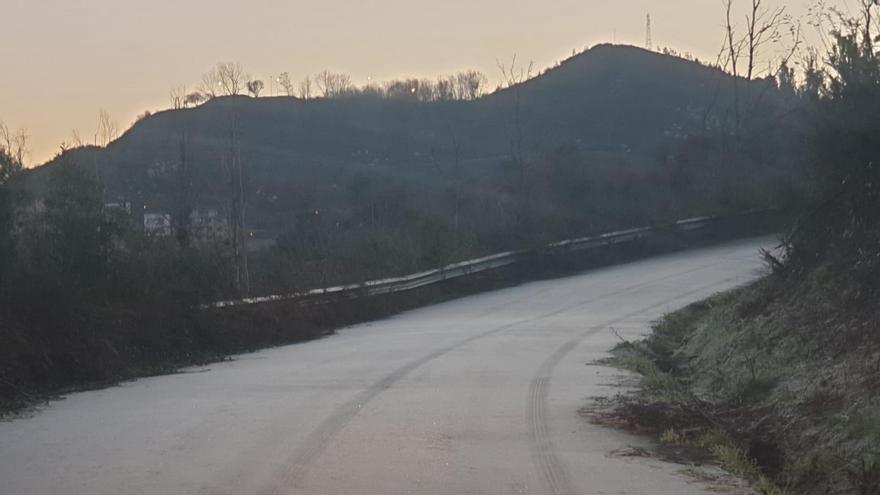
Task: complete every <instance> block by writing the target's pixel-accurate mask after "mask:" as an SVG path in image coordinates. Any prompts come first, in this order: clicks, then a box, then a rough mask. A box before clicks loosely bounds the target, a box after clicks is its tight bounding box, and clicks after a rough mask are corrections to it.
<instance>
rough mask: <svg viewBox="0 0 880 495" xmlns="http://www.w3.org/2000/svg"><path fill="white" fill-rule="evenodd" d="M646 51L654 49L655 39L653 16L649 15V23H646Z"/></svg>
mask: <svg viewBox="0 0 880 495" xmlns="http://www.w3.org/2000/svg"><path fill="white" fill-rule="evenodd" d="M645 49H647V50H653V49H654V39H653V36H652V34H651V14H650V13H649V14H648V21H647V22H646V23H645Z"/></svg>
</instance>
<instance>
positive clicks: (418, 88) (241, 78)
mask: <svg viewBox="0 0 880 495" xmlns="http://www.w3.org/2000/svg"><path fill="white" fill-rule="evenodd" d="M488 82H489V80H488V78H487V77H486V75H485V74H483V73H482V72H480V71H477V70H465V71H461V72H457V73H455V74H450V75H445V76H440V77H437V78H436V79H430V78H406V79H396V80H391V81H386V82H382V83H373V82H372V81H371V82H368V83H367V84H364V85H360V86H359V85H357V84H355V83H354V82H353V81H352V78H351V76H350V75H348V74H345V73H342V72H333V71H329V70H324V71H321V72H319V73H317V74H314V75H308V76H305V77H304V78H303V79H302V80H301V81H299V82H298V83H295V82H294V81H293V80H292V79H291V77H290V74H289V73H288V72H282V73H281V74H279V75H277V76H275V77H274V78H273V79H270V80H269V83H270V85H271V86H272V87H273V88H275V87H277V90H275V91H274V92H275V93H276V94H277V95H278V96H287V97H291V98H299V99H303V100H308V99H313V98H357V97H368V98H381V99H394V100H413V101H420V102H449V101H473V100H476V99H478V98H480V97H481V96H483V95H484V94H486V91H487V84H488ZM265 91H266V82H265V81H263V80H262V79H257V78H253V77H252V76H251V75H250V74H249V73H247V72H246V71H245V70H244V68H243V67H242V66H241V64H239V63H236V62H220V63H218V64H217V65H215V66H214V67H213V68H212V69H211V70H209V71H207V72H205V73H204V74H203V75H202V79H201V81H200V82H199V83H198V84H197V86H196V90H195V91H192V92H190V91H187V88H186V86H179V87H175V88H172V90H171V91H170V93H169V100H170V103H171V108H172V109H181V108H188V107H193V106H198V105H200V104H202V103H204V102H206V101H208V100H211V99H213V98H217V97H219V96H239V95H250V96H251V97H253V98H259V97H261V96H263V95H264V94H265Z"/></svg>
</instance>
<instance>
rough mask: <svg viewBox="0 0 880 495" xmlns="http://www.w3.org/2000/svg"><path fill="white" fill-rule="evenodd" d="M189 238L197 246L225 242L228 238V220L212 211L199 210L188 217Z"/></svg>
mask: <svg viewBox="0 0 880 495" xmlns="http://www.w3.org/2000/svg"><path fill="white" fill-rule="evenodd" d="M189 221H190V236H191V237H192V240H193V242H195V243H197V244H215V243H218V242H226V241H228V240H229V238H230V230H229V220H227V218H226V216H225V215H222V214H221V213H220V212H218V211H217V210H214V209H207V208H200V209H196V210H193V212H192V213H190V215H189Z"/></svg>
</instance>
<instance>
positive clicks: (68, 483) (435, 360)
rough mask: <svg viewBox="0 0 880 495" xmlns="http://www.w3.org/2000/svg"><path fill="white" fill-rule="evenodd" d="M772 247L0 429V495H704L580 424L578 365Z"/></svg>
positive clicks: (738, 249)
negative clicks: (613, 453)
mask: <svg viewBox="0 0 880 495" xmlns="http://www.w3.org/2000/svg"><path fill="white" fill-rule="evenodd" d="M769 243H770V240H769V239H753V240H748V241H740V242H736V243H732V244H727V245H723V246H719V247H712V248H706V249H699V250H694V251H689V252H683V253H678V254H672V255H666V256H661V257H657V258H652V259H647V260H643V261H638V262H634V263H630V264H626V265H620V266H615V267H609V268H604V269H600V270H595V271H592V272H587V273H583V274H580V275H577V276H572V277H568V278H563V279H558V280H548V281H541V282H534V283H529V284H525V285H522V286H519V287H514V288H509V289H504V290H499V291H495V292H490V293H485V294H480V295H476V296H471V297H466V298H463V299H458V300H455V301H450V302H446V303H443V304H438V305H436V306H431V307H427V308H423V309H418V310H415V311H410V312H407V313H404V314H401V315H398V316H396V317H393V318H390V319H387V320H383V321H378V322H374V323H370V324H363V325H357V326H354V327H350V328H347V329H344V330H342V331H340V332H339V334H338V335H334V336H332V337H328V338H326V339H322V340H319V341H315V342H310V343H306V344H300V345H291V346H286V347H280V348H275V349H271V350H266V351H262V352H258V353H254V354H248V355H244V356H240V357H238V358H237V359H235V360H232V361H230V362H224V363H218V364H212V365H210V366H207V367H205V368H201V369H189V370H185V371H184V372H182V373H179V374H174V375H168V376H161V377H155V378H147V379H142V380H137V381H134V382H130V383H125V384H123V385H121V386H117V387H112V388H108V389H105V390H99V391H92V392H83V393H76V394H72V395H70V396H68V397H67V398H66V399H64V400H61V401H57V402H54V403H51V404H50V405H48V406H47V407H45V408H43V409H42V410H40V411H38V412H36V413H35V414H33V415H31V416H30V417H26V418H21V419H15V420H11V421H6V422H0V494H3V495H7V494H9V495H13V494H15V495H18V494H21V495H50V494H51V495H55V494H59V495H77V494H81V495H99V494H106V495H123V494H151V495H152V494H155V495H174V494H230V495H233V494H234V495H237V494H255V495H270V494H279V495H281V494H338V495H351V494H369V495H384V494H407V493H412V494H467V493H470V494H484V493H485V494H508V493H509V494H519V493H523V494H525V493H534V494H550V495H557V494H576V493H583V494H596V495H598V494H652V495H654V494H669V495H686V494H692V493H709V492H708V491H706V490H707V488H706V487H701V486H700V485H699V484H696V483H694V482H693V480H691V479H688V478H686V477H684V475H682V474H680V470H681V466H675V465H671V464H666V463H664V462H661V461H659V460H657V459H652V458H627V459H621V458H619V457H615V456H609V455H608V454H609V452H611V451H614V450H615V449H620V448H622V447H626V446H628V445H639V443H640V442H643V441H644V440H642V439H639V438H635V437H631V436H628V435H626V434H624V433H620V432H616V431H613V430H609V429H605V428H601V427H598V426H594V425H592V424H590V423H589V422H588V421H586V420H585V419H583V418H582V417H581V416H580V415H579V414H578V410H579V409H580V408H581V407H583V406H584V405H585V404H586V403H587V401H588V398H589V397H592V396H599V395H614V394H616V393H618V392H619V391H620V389H619V388H618V387H616V386H615V377H616V376H618V375H619V372H618V371H615V370H610V369H607V368H603V367H600V366H595V365H592V364H590V363H592V362H593V361H595V360H597V359H599V358H602V357H603V356H606V353H607V351H608V350H609V349H610V348H611V347H612V346H613V345H614V344H615V342H617V339H618V337H617V336H616V335H615V333H617V334H620V335H622V336H624V337H627V338H633V337H637V336H639V335H642V334H644V333H645V332H646V331H648V324H649V322H650V321H651V320H653V319H656V318H657V317H659V316H660V315H662V314H663V313H665V312H667V311H669V310H673V309H676V308H679V307H681V306H684V305H686V304H688V303H690V302H693V301H697V300H699V299H701V298H705V297H706V296H709V295H711V294H713V293H715V292H718V291H721V290H724V289H728V288H731V287H734V286H736V285H740V284H743V283H745V282H747V281H749V280H751V279H753V278H755V277H756V276H757V275H758V274H759V270H760V266H761V263H760V260H759V257H758V248H759V247H760V246H762V245H768V244H769Z"/></svg>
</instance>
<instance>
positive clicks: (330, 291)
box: [201, 210, 774, 309]
mask: <svg viewBox="0 0 880 495" xmlns="http://www.w3.org/2000/svg"><path fill="white" fill-rule="evenodd" d="M772 211H774V210H754V211H747V212H745V213H740V214H737V215H732V216H726V217H697V218H688V219H685V220H679V221H677V222H675V223H673V224H671V225H663V226H658V227H642V228H638V229H629V230H621V231H618V232H611V233H608V234H602V235H598V236H592V237H582V238H579V239H570V240H565V241H560V242H554V243H552V244H549V245H547V246H545V248H544V250H543V251H542V252H545V253H549V254H564V253H568V252H575V251H582V250H585V249H595V248H598V247H603V246H610V245H614V244H622V243H627V242H634V241H638V240H642V239H647V238H649V237H653V236H655V235H657V234H660V233H670V232H672V233H676V232H677V233H685V232H691V231H695V230H700V229H703V228H705V227H706V226H708V225H710V224H714V223H718V222H719V221H722V220H731V219H734V218H740V217H748V216H757V215H761V214H766V213H770V212H772ZM530 253H531V251H529V250H520V251H508V252H505V253H499V254H494V255H491V256H486V257H483V258H477V259H474V260H469V261H461V262H458V263H453V264H451V265H446V266H444V267H441V268H436V269H433V270H426V271H423V272H418V273H413V274H411V275H404V276H402V277H393V278H385V279H381V280H371V281H368V282H364V283H360V284H349V285H339V286H335V287H327V288H324V289H313V290H309V291H305V292H297V293H292V294H284V295H271V296H262V297H250V298H244V299H237V300H230V301H218V302H215V303H211V304H205V305H202V307H201V308H202V309H220V308H230V307H235V306H245V305H251V304H264V303H271V302H279V301H295V300H302V301H307V300H316V299H317V300H320V299H322V298H326V297H347V298H356V297H366V296H376V295H381V294H391V293H395V292H404V291H408V290H413V289H417V288H419V287H424V286H427V285H431V284H436V283H439V282H443V281H447V280H453V279H456V278H460V277H465V276H468V275H473V274H477V273H481V272H485V271H488V270H494V269H497V268H501V267H504V266H508V265H512V264H514V263H516V262H517V261H519V260H520V259H521V258H522V257H524V256H526V255H528V254H530Z"/></svg>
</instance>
